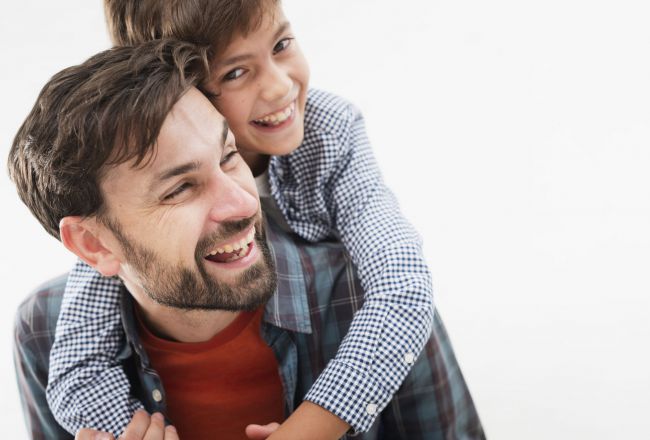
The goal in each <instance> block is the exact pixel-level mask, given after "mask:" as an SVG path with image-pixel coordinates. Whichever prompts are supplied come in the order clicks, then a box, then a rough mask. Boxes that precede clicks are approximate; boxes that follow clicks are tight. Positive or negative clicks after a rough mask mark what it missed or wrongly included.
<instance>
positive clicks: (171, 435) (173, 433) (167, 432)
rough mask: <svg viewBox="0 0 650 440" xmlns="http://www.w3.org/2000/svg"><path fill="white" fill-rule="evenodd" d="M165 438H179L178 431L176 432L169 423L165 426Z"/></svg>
mask: <svg viewBox="0 0 650 440" xmlns="http://www.w3.org/2000/svg"><path fill="white" fill-rule="evenodd" d="M165 440H180V439H179V438H178V432H176V428H174V427H173V426H172V425H169V426H168V427H166V428H165Z"/></svg>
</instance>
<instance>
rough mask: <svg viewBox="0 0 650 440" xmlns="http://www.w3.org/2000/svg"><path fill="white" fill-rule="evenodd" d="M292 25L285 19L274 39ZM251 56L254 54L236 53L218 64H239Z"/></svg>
mask: <svg viewBox="0 0 650 440" xmlns="http://www.w3.org/2000/svg"><path fill="white" fill-rule="evenodd" d="M290 26H291V23H289V22H288V21H283V22H282V23H281V24H280V26H278V30H277V31H275V34H274V35H273V40H274V41H275V40H277V39H278V38H280V35H282V34H283V33H284V32H286V30H287V29H288V28H289V27H290ZM250 58H253V54H250V53H246V54H241V55H235V56H234V57H230V58H226V59H225V60H223V61H220V62H219V63H218V66H219V67H220V68H222V67H226V66H230V65H231V64H238V63H241V62H242V61H246V60H248V59H250Z"/></svg>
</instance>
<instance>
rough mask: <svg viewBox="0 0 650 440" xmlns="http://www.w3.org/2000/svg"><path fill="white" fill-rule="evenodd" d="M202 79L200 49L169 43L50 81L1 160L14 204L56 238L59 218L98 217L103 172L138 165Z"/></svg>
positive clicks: (95, 60)
mask: <svg viewBox="0 0 650 440" xmlns="http://www.w3.org/2000/svg"><path fill="white" fill-rule="evenodd" d="M207 75H208V62H207V48H205V47H201V46H196V45H193V44H190V43H187V42H179V41H174V40H157V41H151V42H149V43H146V44H143V45H141V46H138V47H118V48H113V49H110V50H107V51H104V52H101V53H99V54H97V55H95V56H93V57H91V58H90V59H88V60H87V61H86V62H84V63H82V64H80V65H78V66H73V67H69V68H67V69H65V70H63V71H61V72H59V73H57V74H56V75H54V76H53V77H52V79H50V81H48V83H47V84H46V85H45V87H43V90H41V93H40V94H39V96H38V98H37V100H36V104H35V105H34V108H33V109H32V111H31V112H30V113H29V115H28V116H27V119H25V122H23V124H22V126H21V127H20V129H19V130H18V133H17V134H16V137H15V139H14V142H13V145H12V147H11V151H10V153H9V159H8V167H9V176H10V177H11V179H12V180H13V182H14V183H15V184H16V187H17V189H18V194H19V196H20V198H21V199H22V201H23V202H24V203H25V205H27V207H28V208H29V209H30V210H31V211H32V213H33V214H34V216H36V218H37V219H38V221H39V222H40V223H41V224H42V225H43V227H44V228H45V229H46V230H47V232H49V233H50V234H51V235H53V236H54V237H56V238H58V239H60V237H59V222H60V221H61V219H62V218H63V217H66V216H83V217H90V216H93V215H96V216H99V217H100V218H101V215H102V214H103V211H102V210H103V207H104V205H103V198H102V193H101V191H100V186H99V184H100V180H101V177H102V173H103V172H104V171H105V170H106V169H107V167H109V166H114V165H119V164H121V163H125V162H128V161H131V160H133V161H134V166H141V165H143V164H145V163H146V161H147V160H149V159H150V158H151V157H152V154H150V153H154V152H155V142H156V138H157V137H158V134H159V132H160V129H161V127H162V124H163V122H164V120H165V118H166V116H167V114H168V113H169V111H170V110H171V108H172V107H173V105H174V104H175V103H176V101H178V99H180V97H181V96H182V95H183V94H184V93H185V92H186V91H187V90H188V89H189V88H190V87H192V86H198V85H199V84H200V83H201V81H203V80H204V79H205V78H206V77H207ZM143 161H144V162H143Z"/></svg>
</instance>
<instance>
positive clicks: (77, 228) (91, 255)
mask: <svg viewBox="0 0 650 440" xmlns="http://www.w3.org/2000/svg"><path fill="white" fill-rule="evenodd" d="M59 234H60V235H61V242H62V243H63V245H64V246H65V247H67V248H68V249H69V250H70V251H72V252H73V253H74V254H76V255H77V256H78V257H79V258H81V259H82V260H83V261H85V262H86V263H87V264H88V265H90V266H92V267H93V268H95V270H97V271H98V272H99V273H101V274H102V275H104V276H106V277H110V276H114V275H117V274H118V273H119V272H120V260H119V258H118V256H117V255H115V254H114V253H113V251H112V250H110V249H109V248H107V247H106V246H105V245H104V243H103V242H102V240H101V239H100V237H99V225H98V224H97V221H96V220H95V219H92V218H84V217H79V216H69V217H63V218H62V219H61V221H60V222H59Z"/></svg>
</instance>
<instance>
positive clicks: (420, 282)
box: [48, 90, 433, 432]
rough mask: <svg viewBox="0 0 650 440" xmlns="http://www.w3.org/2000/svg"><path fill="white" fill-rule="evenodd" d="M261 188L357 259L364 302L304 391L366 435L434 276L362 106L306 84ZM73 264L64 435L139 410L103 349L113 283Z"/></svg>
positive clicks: (417, 329)
mask: <svg viewBox="0 0 650 440" xmlns="http://www.w3.org/2000/svg"><path fill="white" fill-rule="evenodd" d="M268 184H269V190H270V191H269V192H270V195H271V196H272V198H273V200H274V201H275V205H276V206H277V207H278V208H279V212H280V214H281V217H282V221H283V222H286V224H287V225H288V227H289V228H290V229H291V230H292V231H293V232H295V233H296V234H298V235H299V236H301V237H302V238H304V239H306V240H308V241H311V242H320V241H323V240H332V239H334V240H339V241H341V242H342V243H343V244H344V245H345V247H346V249H347V251H348V253H349V255H350V257H351V259H352V261H353V263H354V264H355V266H356V267H357V270H358V277H359V280H360V283H361V285H362V286H363V288H364V290H363V291H364V292H365V300H364V306H363V307H361V308H359V310H358V313H357V315H356V316H355V318H354V320H353V322H352V324H351V325H350V331H349V333H348V334H347V336H346V337H345V338H343V339H342V340H341V344H340V346H339V348H338V351H337V354H336V357H335V359H334V360H333V361H332V362H330V363H329V364H328V365H327V366H326V367H325V369H324V370H323V371H322V374H321V376H320V377H319V378H318V380H316V381H314V382H313V386H312V388H311V389H310V390H309V392H308V394H307V395H306V396H305V399H307V400H310V401H312V402H314V403H316V404H318V405H320V406H322V407H324V408H326V409H327V410H329V411H330V412H332V413H334V414H336V415H337V416H339V417H340V418H341V419H343V420H345V421H346V422H348V423H349V424H350V425H351V426H352V427H353V429H354V430H356V431H359V432H363V431H366V430H368V429H369V428H370V426H371V425H372V424H373V422H374V421H375V418H376V417H377V414H379V412H381V410H382V409H383V408H385V407H386V405H388V403H389V402H390V400H391V398H392V396H393V394H394V393H395V391H396V390H397V389H398V387H399V386H400V385H401V384H402V381H403V380H404V377H405V376H406V374H407V373H408V371H409V369H410V368H411V365H412V364H413V360H414V359H415V358H417V357H418V356H419V354H420V353H421V350H422V347H423V346H424V343H425V341H426V339H427V336H428V335H429V334H430V332H431V327H432V324H433V293H432V283H431V276H430V274H429V271H428V269H427V266H426V263H425V261H424V258H423V255H422V251H421V243H420V239H419V236H418V235H417V233H416V232H415V231H414V229H413V228H412V227H411V226H410V224H409V223H408V222H407V221H406V220H405V219H404V218H403V217H402V215H401V213H400V211H399V208H398V205H397V201H396V200H395V197H394V196H393V195H392V193H391V192H390V191H389V190H388V188H387V187H386V186H385V185H384V183H383V180H382V177H381V174H380V172H379V168H378V166H377V164H376V162H375V159H374V157H373V154H372V150H371V148H370V144H369V142H368V139H367V137H366V133H365V127H364V122H363V118H362V116H361V114H360V113H359V111H358V110H357V109H356V108H354V107H353V106H352V105H350V104H349V103H347V102H346V101H344V100H342V99H341V98H338V97H336V96H334V95H331V94H328V93H325V92H322V91H318V90H310V92H309V95H308V99H307V107H306V110H305V136H304V141H303V143H302V145H301V146H300V147H299V148H298V149H296V150H295V151H294V152H293V153H291V154H289V155H286V156H275V157H272V158H271V160H270V163H269V167H268ZM82 268H84V266H77V268H75V269H74V270H73V271H72V273H71V275H70V281H69V282H68V286H67V288H66V294H65V297H66V299H65V300H64V303H63V306H62V312H61V320H60V323H59V328H58V329H57V334H56V341H55V344H54V347H53V349H52V367H51V370H50V383H49V386H48V400H49V402H50V406H51V407H52V409H53V412H54V413H55V414H56V416H57V420H59V422H60V423H61V424H62V425H63V426H65V427H66V428H67V429H68V430H70V431H75V430H76V429H78V428H79V427H81V426H88V425H89V424H94V425H98V426H103V427H105V428H110V429H111V430H112V431H114V432H119V431H120V430H121V429H123V427H124V426H125V424H126V422H127V421H128V420H129V419H130V415H131V414H132V412H133V411H134V410H135V409H137V408H138V407H139V406H140V403H139V402H137V401H135V400H133V399H129V398H128V396H127V394H126V391H127V389H128V383H127V381H126V380H125V378H124V375H123V374H121V373H120V372H119V369H118V368H116V366H117V363H116V360H115V359H114V357H111V356H110V354H111V353H115V351H116V349H117V348H118V347H119V342H120V340H121V338H123V335H122V334H121V326H120V322H119V319H118V318H117V310H118V305H119V295H118V292H119V286H118V285H117V284H116V283H111V282H109V281H106V280H103V279H102V278H101V277H100V276H99V275H98V274H96V273H95V272H93V271H88V270H82ZM111 395H112V397H113V398H110V396H111ZM369 405H371V406H370V408H371V409H374V410H373V411H369V410H368V408H369Z"/></svg>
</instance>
